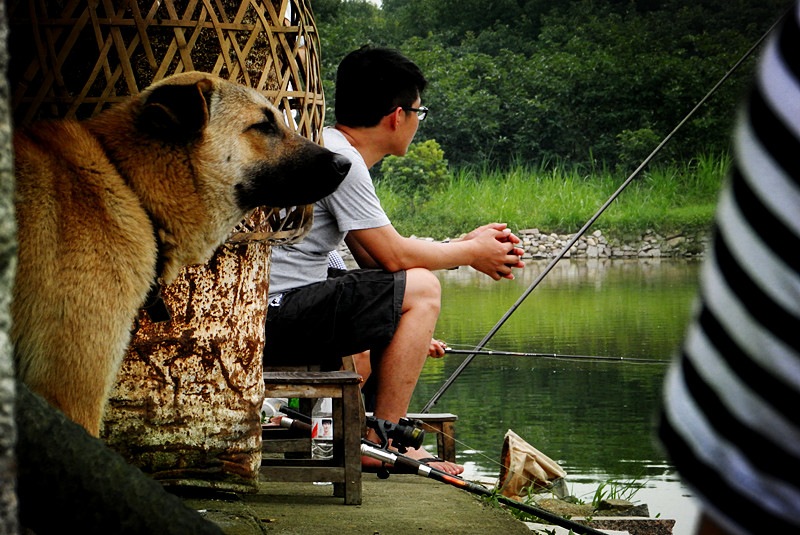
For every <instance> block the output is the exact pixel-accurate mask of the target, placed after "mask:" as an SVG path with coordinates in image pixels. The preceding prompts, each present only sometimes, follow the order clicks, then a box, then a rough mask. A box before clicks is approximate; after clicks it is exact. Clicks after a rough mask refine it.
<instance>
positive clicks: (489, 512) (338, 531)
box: [184, 474, 531, 535]
mask: <svg viewBox="0 0 800 535" xmlns="http://www.w3.org/2000/svg"><path fill="white" fill-rule="evenodd" d="M363 495H364V499H363V503H362V504H361V505H343V503H342V499H341V498H336V497H334V496H333V488H332V487H331V486H317V485H313V484H311V483H271V482H270V483H261V484H259V490H258V493H255V494H236V495H233V494H228V495H218V496H215V497H209V496H205V497H202V496H193V497H184V502H185V503H186V504H187V505H189V506H190V507H192V508H195V509H198V510H201V511H203V512H204V513H203V514H204V515H205V516H206V518H208V519H209V520H212V521H213V522H215V523H217V524H218V525H219V526H220V527H222V529H223V530H224V531H225V533H226V535H253V534H287V535H289V534H293V535H294V534H296V535H304V534H315V535H328V534H330V535H342V534H346V533H364V534H370V535H375V534H381V535H408V534H419V533H437V534H439V533H441V534H457V535H468V534H486V533H503V534H508V535H513V534H528V535H529V534H530V533H531V531H530V529H529V528H528V527H527V526H525V524H524V523H523V522H520V521H519V520H517V519H516V518H514V517H513V516H512V515H510V514H509V513H508V512H507V511H504V510H502V509H499V508H495V507H492V506H491V505H489V504H488V503H486V502H485V501H484V500H483V499H481V498H479V497H477V496H475V495H473V494H470V493H468V492H466V491H463V490H460V489H457V488H455V487H452V486H450V485H447V484H444V483H439V482H436V481H433V480H430V479H425V478H423V477H421V476H414V475H392V476H390V477H389V479H386V480H382V479H378V478H377V477H376V476H375V475H373V474H364V483H363Z"/></svg>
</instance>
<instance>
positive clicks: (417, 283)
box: [403, 268, 442, 312]
mask: <svg viewBox="0 0 800 535" xmlns="http://www.w3.org/2000/svg"><path fill="white" fill-rule="evenodd" d="M441 301H442V286H441V284H440V283H439V279H438V278H437V277H436V275H434V274H433V273H432V272H431V271H429V270H427V269H424V268H413V269H409V270H408V271H407V272H406V291H405V296H404V300H403V304H404V307H405V305H410V306H413V305H415V304H416V305H425V306H427V307H432V308H435V310H436V311H437V312H438V310H439V308H440V306H441Z"/></svg>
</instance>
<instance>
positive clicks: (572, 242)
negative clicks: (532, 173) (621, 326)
mask: <svg viewBox="0 0 800 535" xmlns="http://www.w3.org/2000/svg"><path fill="white" fill-rule="evenodd" d="M785 16H786V14H785V13H784V15H782V16H781V17H779V18H778V20H776V21H775V22H774V23H773V24H772V26H770V28H769V29H768V30H767V31H766V32H764V34H763V35H762V36H761V37H760V38H759V39H758V40H757V41H756V42H755V44H754V45H753V46H752V47H750V49H749V50H748V51H747V52H745V54H744V55H743V56H742V57H741V58H739V61H737V62H736V63H735V64H734V65H733V67H731V68H730V69H729V70H728V72H726V73H725V75H724V76H722V78H720V79H719V81H718V82H717V83H716V84H715V85H714V87H712V88H711V90H710V91H709V92H708V93H706V94H705V96H704V97H703V98H702V99H700V101H699V102H698V103H697V104H696V105H695V106H694V108H692V110H691V111H690V112H689V113H688V114H686V117H684V118H683V120H681V121H680V122H679V123H678V125H677V126H676V127H675V128H673V129H672V131H671V132H670V133H669V134H667V136H666V137H665V138H664V139H663V140H662V141H661V143H659V144H658V146H657V147H656V148H655V149H653V151H652V152H651V153H650V154H649V155H648V156H647V158H645V159H644V161H642V163H640V164H639V166H638V167H637V168H636V169H635V170H634V171H633V173H631V175H630V176H629V177H628V178H627V179H626V180H625V182H623V183H622V185H621V186H620V187H619V188H617V191H615V192H614V193H613V194H612V195H611V197H609V198H608V200H607V201H606V202H605V203H604V204H603V205H602V206H601V207H600V209H598V210H597V212H595V214H594V215H593V216H592V217H591V218H589V220H588V221H587V222H586V223H585V224H584V225H583V227H581V229H580V230H579V231H578V232H577V233H576V234H575V235H574V236H573V237H572V239H570V240H569V241H568V242H567V244H566V245H565V246H564V248H563V249H561V251H560V252H559V253H558V255H556V257H555V258H553V260H552V261H551V262H550V263H549V264H548V265H547V267H546V268H545V270H544V271H542V272H541V273H540V274H539V276H538V277H536V280H534V281H533V282H532V283H531V285H530V286H529V287H528V289H527V290H525V292H524V293H523V294H522V296H520V298H519V299H517V301H516V302H515V303H514V304H513V305H512V306H511V308H509V309H508V311H507V312H506V313H505V314H504V315H503V317H502V318H500V320H499V321H498V322H497V323H496V324H495V326H494V327H492V329H491V330H490V331H489V332H488V333H487V334H486V336H484V337H483V340H481V341H480V342H479V343H478V345H477V346H475V350H474V351H471V352H470V354H469V356H468V357H467V358H465V359H464V360H463V361H462V362H461V364H460V365H459V366H458V368H456V370H455V371H454V372H453V373H452V375H450V377H449V378H448V379H447V380H446V381H445V382H444V384H443V385H442V386H441V387H440V388H439V390H437V391H436V393H435V394H434V395H433V397H432V398H431V399H430V400H429V401H428V403H426V404H425V406H424V407H423V408H422V410H421V411H420V412H421V413H427V412H430V410H431V409H432V408H433V406H434V405H436V403H437V402H438V401H439V399H440V398H441V397H442V395H444V393H445V392H446V391H447V389H448V388H450V385H452V384H453V382H454V381H455V380H456V379H457V378H458V376H459V375H461V372H463V371H464V368H466V367H467V366H468V365H469V363H470V362H472V359H474V358H475V356H476V355H477V354H478V352H479V351H481V350H482V349H483V348H484V347H485V346H486V343H487V342H488V341H489V340H490V339H491V338H492V337H493V336H494V335H495V333H497V331H498V330H499V329H500V327H502V326H503V324H504V323H505V322H506V320H508V318H509V317H511V314H513V313H514V312H515V311H516V310H517V308H519V306H520V305H521V304H522V302H523V301H525V299H526V298H527V297H528V295H530V293H531V292H532V291H533V290H534V288H536V287H537V286H538V285H539V283H540V282H541V281H542V279H544V278H545V276H547V274H548V273H550V271H551V270H552V269H553V267H555V265H556V264H557V263H558V262H559V261H560V260H561V259H562V258H563V257H564V255H565V254H567V252H568V251H569V250H570V249H571V248H572V246H573V245H575V243H576V242H577V241H578V239H580V237H581V236H583V234H584V233H585V232H586V230H588V228H589V227H590V226H592V224H594V222H595V221H597V219H598V218H599V217H600V215H602V213H603V212H605V210H606V208H608V207H609V206H610V205H611V203H612V202H614V201H615V200H616V199H617V197H619V195H620V194H621V193H622V192H623V190H624V189H625V188H627V187H628V185H629V184H630V183H631V182H633V180H634V179H635V178H636V177H637V176H638V175H639V173H640V172H641V171H642V169H644V168H645V167H646V166H647V164H649V163H650V161H651V160H652V159H653V158H654V157H655V156H656V154H658V153H659V152H660V151H661V149H662V148H663V147H664V145H666V144H667V143H668V142H669V141H670V140H671V139H672V138H673V137H674V136H675V134H676V133H677V132H678V130H680V129H681V127H683V125H684V124H686V122H687V121H688V120H689V119H690V118H691V117H692V116H693V115H694V114H695V112H696V111H697V110H698V109H700V107H701V106H702V105H703V104H705V103H706V101H707V100H708V99H709V98H711V95H713V94H714V93H715V92H716V91H717V89H719V87H720V86H721V85H722V84H723V83H725V82H726V81H727V80H728V78H730V77H731V75H732V74H733V73H734V72H736V70H737V69H738V68H739V67H740V66H741V65H742V63H744V62H745V60H746V59H747V58H749V57H750V55H752V53H753V52H754V51H755V50H756V49H757V48H758V47H759V46H760V45H761V43H762V42H763V41H764V40H765V39H766V38H767V36H768V35H769V34H770V33H771V32H772V30H773V29H774V28H775V27H776V26H778V24H779V23H780V22H781V20H783V17H785Z"/></svg>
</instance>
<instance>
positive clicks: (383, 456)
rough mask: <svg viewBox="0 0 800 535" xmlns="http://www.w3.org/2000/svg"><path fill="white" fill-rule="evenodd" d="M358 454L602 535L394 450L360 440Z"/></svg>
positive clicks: (545, 518)
mask: <svg viewBox="0 0 800 535" xmlns="http://www.w3.org/2000/svg"><path fill="white" fill-rule="evenodd" d="M361 455H363V456H365V457H372V458H373V459H378V460H379V461H381V462H383V463H384V464H388V465H391V466H393V467H394V468H395V473H403V474H406V473H407V474H416V475H419V476H422V477H427V478H429V479H433V480H436V481H439V482H442V483H447V484H448V485H452V486H454V487H457V488H460V489H462V490H466V491H467V492H470V493H472V494H478V495H481V496H490V497H492V498H494V499H496V500H497V501H498V502H500V503H502V504H505V505H508V506H509V507H513V508H514V509H517V510H519V511H522V512H524V513H528V514H531V515H534V516H537V517H539V518H541V519H542V520H545V521H547V522H550V523H551V524H555V525H556V526H560V527H562V528H566V529H571V530H572V531H573V533H580V534H584V533H585V534H587V535H605V534H604V533H603V532H602V531H598V530H596V529H594V528H591V527H589V526H584V525H583V524H579V523H577V522H573V521H571V520H567V519H565V518H563V517H560V516H558V515H557V514H555V513H551V512H550V511H547V510H546V509H542V508H540V507H536V506H534V505H530V504H526V503H521V502H518V501H516V500H512V499H510V498H507V497H505V496H503V495H502V494H496V493H494V492H492V491H491V490H489V489H487V488H486V487H484V486H482V485H478V484H477V483H473V482H471V481H467V480H465V479H461V478H460V477H457V476H452V475H450V474H448V473H446V472H442V471H441V470H437V469H436V468H433V467H431V466H428V465H427V464H425V463H421V462H419V461H417V460H415V459H412V458H410V457H407V456H405V455H402V454H400V453H395V452H393V451H389V450H386V449H383V448H379V447H377V445H375V444H373V443H371V442H369V441H368V440H362V441H361Z"/></svg>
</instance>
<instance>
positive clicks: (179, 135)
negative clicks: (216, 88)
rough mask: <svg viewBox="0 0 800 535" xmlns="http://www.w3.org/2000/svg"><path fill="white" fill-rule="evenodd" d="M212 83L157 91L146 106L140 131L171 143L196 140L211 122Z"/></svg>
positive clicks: (142, 114)
mask: <svg viewBox="0 0 800 535" xmlns="http://www.w3.org/2000/svg"><path fill="white" fill-rule="evenodd" d="M211 89H212V83H211V80H208V79H205V80H200V81H197V82H194V83H191V84H184V85H162V86H160V87H157V88H155V89H154V90H153V91H152V92H151V93H150V94H149V95H148V96H147V97H146V99H145V101H144V102H143V103H142V110H141V113H140V114H139V119H138V123H139V128H140V129H141V130H142V131H144V132H147V133H149V134H151V135H153V136H156V137H159V138H162V139H166V140H169V141H178V142H186V141H190V140H191V139H194V138H196V137H197V136H199V135H200V133H201V132H202V131H203V129H204V128H205V126H206V124H207V123H208V114H209V106H208V99H209V98H210V96H211Z"/></svg>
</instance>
